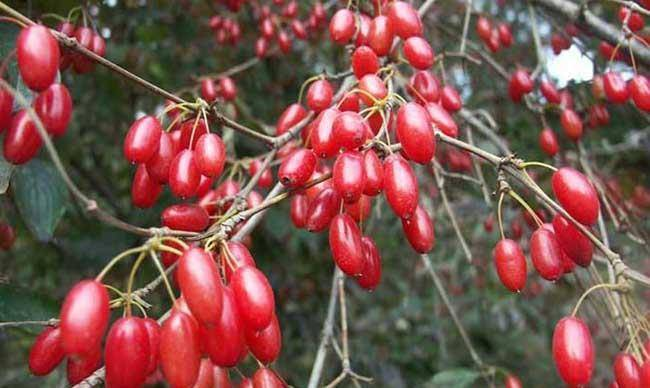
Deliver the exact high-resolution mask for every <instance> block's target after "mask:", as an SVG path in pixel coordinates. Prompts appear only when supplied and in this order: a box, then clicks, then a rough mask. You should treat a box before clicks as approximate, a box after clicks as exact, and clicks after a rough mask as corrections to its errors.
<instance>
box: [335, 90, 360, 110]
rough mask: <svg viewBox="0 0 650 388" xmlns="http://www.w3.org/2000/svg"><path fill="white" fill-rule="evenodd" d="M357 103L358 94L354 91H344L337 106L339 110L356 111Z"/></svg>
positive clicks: (357, 108)
mask: <svg viewBox="0 0 650 388" xmlns="http://www.w3.org/2000/svg"><path fill="white" fill-rule="evenodd" d="M359 103H360V101H359V96H358V95H357V94H356V93H346V94H345V96H343V98H342V99H341V102H339V104H338V107H339V110H340V111H341V112H358V111H359Z"/></svg>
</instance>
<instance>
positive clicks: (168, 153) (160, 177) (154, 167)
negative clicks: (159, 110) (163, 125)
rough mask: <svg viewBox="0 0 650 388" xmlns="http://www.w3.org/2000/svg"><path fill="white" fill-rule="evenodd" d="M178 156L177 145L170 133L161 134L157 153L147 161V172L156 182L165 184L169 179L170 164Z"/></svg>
mask: <svg viewBox="0 0 650 388" xmlns="http://www.w3.org/2000/svg"><path fill="white" fill-rule="evenodd" d="M175 156H176V147H175V146H174V142H173V140H172V137H171V135H170V134H169V133H167V132H163V133H161V134H160V142H159V145H158V150H157V151H156V153H155V154H154V155H153V156H152V157H151V158H150V159H149V160H148V161H147V163H146V167H147V173H149V177H151V179H153V180H154V181H155V182H157V183H160V184H163V183H167V181H168V180H169V166H170V165H171V163H172V160H174V157H175Z"/></svg>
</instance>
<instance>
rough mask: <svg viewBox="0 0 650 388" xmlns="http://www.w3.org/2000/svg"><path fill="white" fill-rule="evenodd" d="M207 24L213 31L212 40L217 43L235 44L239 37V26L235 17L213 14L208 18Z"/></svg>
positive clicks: (240, 32)
mask: <svg viewBox="0 0 650 388" xmlns="http://www.w3.org/2000/svg"><path fill="white" fill-rule="evenodd" d="M208 26H210V29H211V30H212V32H213V33H214V40H215V42H217V44H219V45H224V44H229V45H231V46H234V45H236V44H237V43H238V42H239V40H240V39H241V36H242V35H241V34H242V31H241V26H240V25H239V22H238V21H237V20H235V19H232V18H228V17H225V16H221V15H214V16H212V17H211V18H210V21H209V22H208Z"/></svg>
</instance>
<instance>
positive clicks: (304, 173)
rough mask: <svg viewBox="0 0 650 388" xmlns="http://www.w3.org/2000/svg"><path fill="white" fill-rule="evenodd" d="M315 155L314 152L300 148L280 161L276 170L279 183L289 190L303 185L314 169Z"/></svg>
mask: <svg viewBox="0 0 650 388" xmlns="http://www.w3.org/2000/svg"><path fill="white" fill-rule="evenodd" d="M316 162H317V159H316V155H315V154H314V151H312V150H309V149H305V148H301V149H298V150H296V151H294V152H292V153H291V154H289V156H287V157H286V158H284V160H283V161H282V164H280V169H279V170H278V179H279V180H280V183H282V184H283V185H284V186H286V187H289V188H295V187H300V186H302V185H304V184H305V183H306V182H307V181H308V180H309V177H311V174H313V172H314V169H315V168H316Z"/></svg>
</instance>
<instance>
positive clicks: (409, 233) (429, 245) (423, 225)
mask: <svg viewBox="0 0 650 388" xmlns="http://www.w3.org/2000/svg"><path fill="white" fill-rule="evenodd" d="M402 229H403V230H404V234H405V235H406V238H407V239H408V241H409V244H411V247H413V249H415V251H416V252H418V253H428V252H430V251H431V249H433V246H434V244H435V242H436V240H435V235H434V230H433V223H432V222H431V217H429V214H427V212H426V211H425V210H424V209H423V208H422V207H421V206H420V205H418V207H417V208H416V209H415V212H414V213H413V216H412V217H411V218H410V219H408V220H402Z"/></svg>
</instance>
